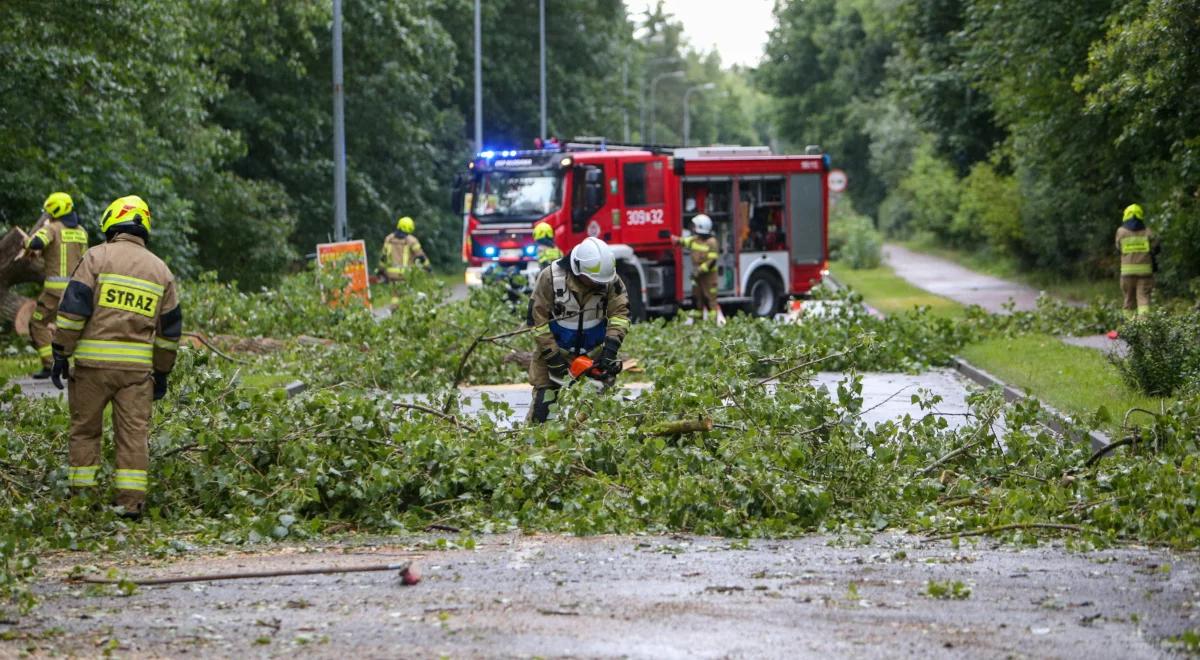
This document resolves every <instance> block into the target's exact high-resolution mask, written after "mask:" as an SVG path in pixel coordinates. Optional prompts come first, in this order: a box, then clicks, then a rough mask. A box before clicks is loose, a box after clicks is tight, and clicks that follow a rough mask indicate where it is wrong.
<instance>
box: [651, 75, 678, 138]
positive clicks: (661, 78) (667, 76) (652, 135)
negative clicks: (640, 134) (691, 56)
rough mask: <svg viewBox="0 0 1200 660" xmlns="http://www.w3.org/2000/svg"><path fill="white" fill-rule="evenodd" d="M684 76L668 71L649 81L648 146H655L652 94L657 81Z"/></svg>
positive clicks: (655, 124) (655, 123) (655, 122)
mask: <svg viewBox="0 0 1200 660" xmlns="http://www.w3.org/2000/svg"><path fill="white" fill-rule="evenodd" d="M684 75H685V74H684V72H682V71H668V72H666V73H660V74H658V75H657V76H654V79H653V80H651V81H650V144H657V142H655V141H654V134H655V130H654V129H655V127H656V126H657V124H658V122H657V121H655V117H654V93H655V91H656V88H657V87H658V81H660V80H666V79H667V78H682V77H683V76H684Z"/></svg>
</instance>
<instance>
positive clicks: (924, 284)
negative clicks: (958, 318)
mask: <svg viewBox="0 0 1200 660" xmlns="http://www.w3.org/2000/svg"><path fill="white" fill-rule="evenodd" d="M883 261H884V263H886V264H887V265H888V266H891V268H892V270H893V271H895V273H896V274H897V275H899V276H900V277H901V278H903V279H905V280H908V282H909V283H910V284H912V285H914V286H916V287H919V288H922V289H925V290H926V291H928V292H930V293H936V294H937V295H939V296H942V297H943V298H949V299H950V300H953V301H955V302H959V303H962V304H964V305H979V306H980V307H982V308H984V309H986V310H987V311H989V312H991V313H993V314H1007V313H1008V312H1007V311H1006V310H1005V309H1004V304H1005V303H1007V302H1009V300H1012V301H1013V302H1014V303H1015V304H1016V310H1017V311H1021V312H1024V311H1030V310H1033V309H1036V308H1037V298H1038V294H1039V293H1040V292H1039V291H1038V290H1037V289H1034V288H1033V287H1028V286H1025V285H1024V284H1017V283H1016V282H1010V281H1008V280H1002V279H1000V278H999V277H992V276H991V275H984V274H983V273H977V272H975V271H973V270H970V269H968V268H964V267H962V266H960V265H958V264H956V263H954V262H953V261H950V260H949V259H943V258H941V257H935V256H933V255H930V254H922V253H920V252H913V251H912V250H909V249H907V248H904V247H901V246H899V245H895V244H891V243H889V244H887V245H885V246H883Z"/></svg>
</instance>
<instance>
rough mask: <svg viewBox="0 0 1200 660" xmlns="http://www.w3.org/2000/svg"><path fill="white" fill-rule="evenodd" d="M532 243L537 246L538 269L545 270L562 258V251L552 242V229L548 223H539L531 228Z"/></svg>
mask: <svg viewBox="0 0 1200 660" xmlns="http://www.w3.org/2000/svg"><path fill="white" fill-rule="evenodd" d="M533 242H534V243H535V244H536V245H537V262H538V268H545V267H547V266H549V265H550V264H551V263H552V262H555V261H558V260H559V259H562V258H563V253H562V250H560V249H558V244H557V243H555V242H554V227H551V226H550V223H549V222H539V223H537V224H536V225H534V226H533Z"/></svg>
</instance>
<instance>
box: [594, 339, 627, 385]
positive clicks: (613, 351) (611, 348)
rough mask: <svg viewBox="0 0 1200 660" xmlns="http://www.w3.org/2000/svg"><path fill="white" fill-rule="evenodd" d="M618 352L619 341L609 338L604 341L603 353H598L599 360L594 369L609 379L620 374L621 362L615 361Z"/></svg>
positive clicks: (619, 348) (619, 347)
mask: <svg viewBox="0 0 1200 660" xmlns="http://www.w3.org/2000/svg"><path fill="white" fill-rule="evenodd" d="M619 350H621V340H620V339H617V338H616V337H609V338H608V339H605V340H604V352H602V353H600V359H599V360H596V368H597V369H599V370H600V371H602V372H604V375H605V376H608V377H610V378H611V377H613V376H616V375H617V374H619V373H621V369H622V365H621V361H620V360H619V359H617V351H619Z"/></svg>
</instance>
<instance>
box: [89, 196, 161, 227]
mask: <svg viewBox="0 0 1200 660" xmlns="http://www.w3.org/2000/svg"><path fill="white" fill-rule="evenodd" d="M126 223H131V224H140V225H141V226H142V227H143V228H145V230H146V234H147V235H149V234H150V207H149V206H146V202H145V201H143V200H142V198H141V197H138V196H137V195H127V196H125V197H122V198H120V199H118V200H116V201H115V202H113V203H112V204H109V205H108V208H107V209H105V210H104V214H103V215H101V216H100V231H101V232H102V233H105V234H107V233H108V230H110V229H112V228H113V227H116V226H117V225H123V224H126Z"/></svg>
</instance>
